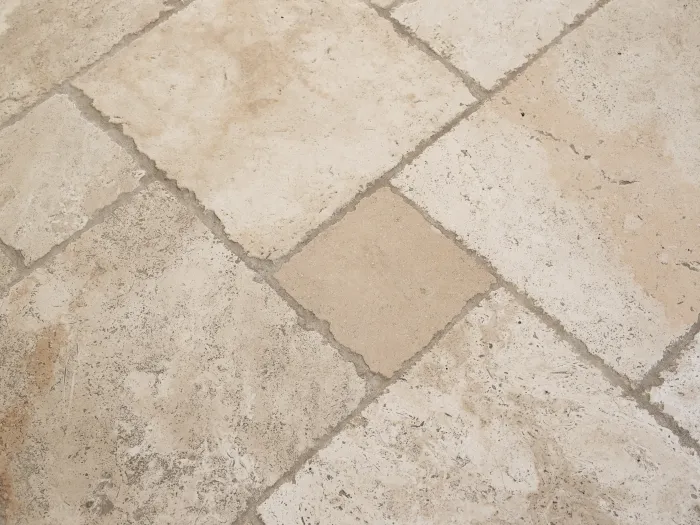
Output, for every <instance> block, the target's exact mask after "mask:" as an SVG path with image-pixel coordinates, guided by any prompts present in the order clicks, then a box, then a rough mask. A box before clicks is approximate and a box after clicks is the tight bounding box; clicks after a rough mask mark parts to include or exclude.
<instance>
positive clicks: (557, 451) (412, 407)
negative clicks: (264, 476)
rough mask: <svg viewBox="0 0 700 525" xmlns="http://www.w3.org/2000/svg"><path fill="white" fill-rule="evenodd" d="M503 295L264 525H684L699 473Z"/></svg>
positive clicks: (284, 497) (386, 398)
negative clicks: (385, 524)
mask: <svg viewBox="0 0 700 525" xmlns="http://www.w3.org/2000/svg"><path fill="white" fill-rule="evenodd" d="M621 394H622V392H621V391H620V389H618V388H616V387H613V386H611V384H610V383H608V381H607V380H606V379H604V377H603V376H602V374H601V373H600V372H599V371H598V370H596V369H594V368H593V367H591V366H590V365H588V364H585V363H584V362H582V361H581V360H580V359H579V358H578V357H577V356H576V355H575V354H574V352H573V350H572V349H571V348H570V347H569V346H568V345H567V344H566V343H564V342H562V341H561V340H560V339H559V338H558V337H557V335H556V334H555V333H553V332H552V330H551V329H549V328H547V327H546V326H545V325H544V324H543V323H541V322H540V321H539V320H538V319H537V318H535V317H534V315H533V314H531V313H529V312H528V311H527V310H525V309H524V308H523V307H521V306H519V305H518V304H517V303H516V302H515V301H514V299H513V298H511V297H510V296H509V295H508V294H507V293H505V292H503V291H498V292H496V293H494V294H492V296H491V298H490V299H489V300H486V301H484V302H483V303H482V305H481V306H480V307H478V308H477V309H475V310H474V311H472V312H471V313H470V314H469V315H468V316H467V318H466V320H464V321H463V322H461V323H458V324H457V325H456V326H455V327H454V328H453V329H452V330H451V331H450V332H448V333H447V334H446V335H445V337H444V339H443V340H442V341H440V342H439V343H438V345H437V346H436V347H435V348H434V349H433V350H432V351H431V352H429V353H428V354H426V356H424V357H423V358H422V359H421V360H420V361H419V362H418V364H417V365H416V366H415V367H414V368H413V369H411V370H410V371H409V372H408V373H407V375H406V377H405V378H404V380H402V381H398V382H396V383H395V384H394V385H392V386H391V387H390V388H389V390H388V391H387V392H386V393H385V394H383V395H382V396H381V397H380V398H379V399H378V400H377V401H376V402H375V403H373V404H371V405H370V406H369V407H368V408H367V409H365V410H364V411H363V412H362V417H361V418H359V420H358V423H357V425H356V426H354V427H349V428H348V429H346V430H344V431H343V432H341V433H340V434H339V435H338V436H336V437H335V438H334V439H333V440H332V442H331V443H330V444H329V445H328V447H326V448H324V449H323V450H321V451H320V452H319V453H318V454H317V455H316V456H314V457H313V458H312V459H311V460H310V461H309V462H308V463H307V464H306V465H305V466H304V467H303V468H302V469H301V470H300V471H299V473H298V474H297V475H296V477H295V479H294V483H285V484H283V485H281V486H280V487H279V488H278V489H277V491H276V492H275V493H273V495H272V496H271V497H270V499H268V500H267V501H266V502H265V503H264V504H263V505H262V506H261V508H260V512H261V514H262V517H263V518H264V521H265V524H266V525H282V524H285V525H286V524H289V525H292V524H293V525H297V524H300V523H307V524H316V523H324V524H325V523H333V524H334V525H350V524H357V523H364V524H376V523H392V524H399V523H400V524H425V523H439V524H441V525H447V524H455V525H457V524H460V525H461V524H483V523H489V524H499V525H500V524H511V523H543V524H544V523H547V524H550V523H552V524H553V523H556V524H557V525H579V524H596V525H613V524H615V525H623V524H624V525H638V524H641V523H644V524H655V525H674V524H675V525H680V524H683V525H693V524H696V523H698V520H699V519H700V506H698V497H700V494H699V492H700V460H698V458H697V457H696V456H693V455H691V453H689V452H688V450H687V449H684V448H682V447H681V446H680V445H679V443H678V440H677V438H676V437H675V436H673V435H672V434H671V433H670V432H669V431H668V430H666V429H663V428H661V427H659V426H658V425H656V423H655V421H654V419H653V418H652V417H651V416H650V415H649V414H648V413H646V412H642V411H640V410H639V409H638V408H637V406H636V404H635V402H634V401H631V400H628V399H626V398H623V397H621Z"/></svg>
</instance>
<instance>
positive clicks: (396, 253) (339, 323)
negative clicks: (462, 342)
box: [277, 189, 493, 376]
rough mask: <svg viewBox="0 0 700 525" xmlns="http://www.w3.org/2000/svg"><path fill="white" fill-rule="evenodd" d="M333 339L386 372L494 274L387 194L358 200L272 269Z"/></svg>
mask: <svg viewBox="0 0 700 525" xmlns="http://www.w3.org/2000/svg"><path fill="white" fill-rule="evenodd" d="M277 278H278V279H279V280H280V282H281V283H282V285H283V286H284V287H285V288H286V289H287V290H288V291H289V293H290V294H292V295H293V296H294V297H295V298H296V299H297V300H298V301H299V302H300V303H301V304H302V305H304V306H305V307H306V308H308V309H309V310H311V311H313V312H314V313H315V314H316V315H318V317H320V318H322V319H325V320H327V321H328V322H329V323H330V328H331V331H332V332H333V334H334V336H335V337H336V338H337V340H338V341H339V342H340V343H342V344H344V345H346V346H348V347H349V348H351V349H352V350H354V351H355V352H357V353H359V354H361V355H362V356H363V357H364V359H365V361H366V363H367V365H368V366H369V367H370V368H371V369H372V370H374V371H377V372H380V373H382V374H384V375H386V376H390V375H392V374H393V373H394V372H395V371H396V370H397V369H398V368H399V367H400V366H401V363H403V362H404V361H405V360H406V359H408V358H410V357H411V356H412V355H414V354H415V353H416V352H418V351H419V350H420V349H421V348H422V347H423V346H425V345H426V344H427V343H428V342H429V341H430V339H431V338H432V337H433V335H434V334H435V332H437V331H438V330H440V329H442V328H443V327H444V326H445V325H446V324H447V323H448V322H449V321H450V319H452V317H454V316H455V315H456V314H457V313H459V311H460V310H461V309H462V307H463V306H464V305H465V303H466V302H467V301H468V300H469V299H470V298H471V297H473V296H474V295H476V294H478V293H482V292H484V291H486V290H487V289H488V288H489V286H490V285H491V284H492V283H493V278H492V276H491V275H490V274H489V273H487V272H486V271H485V270H483V269H482V268H481V267H480V266H479V265H478V264H477V263H476V262H475V261H474V260H472V259H471V258H470V257H469V256H468V255H466V254H465V253H464V252H463V251H461V250H460V249H459V248H457V247H456V246H455V245H454V244H453V243H452V242H451V241H450V240H449V239H447V238H446V237H444V236H443V235H442V234H441V233H440V232H439V231H438V230H437V229H435V228H434V227H432V226H431V225H430V224H429V223H428V222H426V221H425V219H423V217H421V215H420V214H419V213H418V212H417V211H415V210H414V209H413V208H411V207H410V206H409V205H407V204H406V203H405V202H404V201H403V200H402V199H401V198H400V197H398V196H397V195H394V194H393V193H392V192H391V191H389V190H386V189H383V190H380V191H378V192H377V193H375V194H373V195H371V196H370V197H368V198H366V199H364V200H362V201H361V202H360V204H358V206H357V208H356V209H355V210H354V211H352V212H350V213H348V214H347V215H346V216H345V217H344V218H343V219H342V220H341V221H340V222H339V223H337V224H336V225H334V226H333V227H331V228H330V229H329V230H327V231H325V232H323V233H321V234H320V235H319V236H318V237H317V238H316V239H314V240H313V241H312V242H311V243H309V245H308V246H306V247H305V248H304V249H303V250H302V251H301V252H300V253H298V254H297V255H295V256H294V257H292V259H291V260H290V261H289V262H288V263H287V264H285V265H284V266H283V267H282V268H281V269H280V270H279V272H278V273H277Z"/></svg>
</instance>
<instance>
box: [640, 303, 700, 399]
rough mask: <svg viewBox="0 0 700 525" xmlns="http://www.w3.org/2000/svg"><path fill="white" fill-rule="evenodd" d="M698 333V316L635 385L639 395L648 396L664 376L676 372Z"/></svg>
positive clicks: (699, 330)
mask: <svg viewBox="0 0 700 525" xmlns="http://www.w3.org/2000/svg"><path fill="white" fill-rule="evenodd" d="M699 333H700V315H698V320H697V321H695V323H693V324H692V325H691V326H690V328H689V329H688V331H687V332H686V333H685V334H683V335H682V336H681V337H679V338H678V339H676V340H675V341H673V342H672V343H671V344H670V345H668V346H667V347H666V350H665V351H664V355H663V357H662V358H661V359H659V361H658V362H657V363H656V364H655V365H654V366H653V367H652V368H651V369H650V370H649V371H648V372H647V373H646V375H645V376H644V378H643V379H642V380H641V381H640V382H639V385H637V391H638V392H639V393H640V394H641V393H646V394H648V393H649V392H650V391H651V389H652V388H654V387H658V386H661V385H662V384H663V382H664V377H663V376H664V374H665V373H667V372H668V373H673V372H675V371H676V369H677V367H678V361H679V360H680V358H681V356H682V355H683V354H684V353H685V352H686V351H688V350H689V348H690V346H691V344H692V343H693V340H694V339H695V337H696V336H697V335H698V334H699Z"/></svg>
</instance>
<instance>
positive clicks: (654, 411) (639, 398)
mask: <svg viewBox="0 0 700 525" xmlns="http://www.w3.org/2000/svg"><path fill="white" fill-rule="evenodd" d="M389 187H390V188H391V191H392V192H393V193H395V194H396V195H398V196H400V197H401V198H402V199H403V200H404V202H406V203H407V204H408V205H410V206H411V207H413V208H414V209H415V210H416V211H418V213H420V214H421V215H422V216H423V218H424V219H425V220H426V221H427V222H428V223H430V224H431V225H432V226H434V227H435V228H437V229H438V230H439V231H440V232H441V233H442V234H443V235H445V237H447V238H449V239H450V240H452V241H453V242H454V243H455V245H456V246H458V247H459V248H460V249H461V250H462V251H464V252H465V253H467V254H468V255H469V256H470V257H471V258H473V259H476V260H477V261H479V262H480V263H481V264H482V266H483V267H484V268H485V269H486V270H488V271H489V272H490V273H491V274H492V275H493V276H494V277H495V278H496V283H497V284H498V285H499V287H502V288H505V289H506V290H507V291H508V292H509V293H511V294H512V295H513V296H515V297H516V299H517V300H518V302H519V303H520V304H522V305H523V306H524V307H525V308H527V309H528V310H529V311H531V312H533V313H534V314H535V315H536V316H537V317H538V318H539V319H540V320H541V321H542V322H544V324H545V325H547V326H548V327H549V328H550V329H552V330H553V331H554V332H555V333H556V334H557V336H558V337H559V338H560V339H562V340H563V341H565V342H566V343H568V344H569V345H570V346H571V348H572V349H573V350H574V352H575V353H576V354H578V356H579V357H580V358H581V359H582V360H583V361H584V362H586V363H588V364H590V365H592V366H594V367H595V368H597V369H598V370H600V371H601V372H602V374H603V376H604V377H605V378H606V379H607V380H608V381H609V382H610V383H611V384H612V385H614V386H616V387H618V388H620V389H621V390H622V393H623V395H624V396H625V397H627V398H629V399H631V400H633V401H634V402H635V403H636V404H637V406H638V407H640V408H641V409H643V410H645V411H646V412H648V413H649V414H650V415H651V416H652V417H653V418H654V419H655V420H656V422H657V423H658V424H659V425H661V426H662V427H665V428H667V429H668V430H670V431H671V432H673V434H675V435H676V437H677V438H678V441H679V442H680V444H681V445H683V446H685V447H688V448H690V449H692V450H693V451H694V452H695V453H696V454H698V455H700V443H698V441H697V440H695V439H694V438H693V437H692V436H691V435H690V433H689V432H688V431H687V430H686V429H684V428H682V427H681V426H680V425H679V424H678V423H677V422H676V421H675V419H673V417H671V416H669V415H668V414H665V413H664V412H663V411H662V410H661V409H659V407H657V406H656V405H653V404H652V403H650V401H649V399H648V396H646V395H645V394H644V393H643V392H642V391H641V390H640V389H639V388H635V386H634V385H633V384H632V383H631V382H630V380H629V379H628V378H627V377H625V376H624V375H622V374H620V373H619V372H617V371H616V370H615V369H613V368H612V367H611V366H609V365H608V364H607V363H606V362H605V361H603V359H602V358H601V357H599V356H597V355H595V354H593V353H592V352H591V351H590V350H589V349H588V347H587V346H586V344H585V343H584V342H583V341H581V340H580V339H578V338H577V337H575V336H574V335H572V334H571V333H570V332H569V331H568V330H567V329H566V328H564V326H563V325H562V324H561V322H560V321H559V320H558V319H556V318H554V317H553V316H551V315H550V314H549V313H547V312H546V311H545V310H544V309H543V308H542V307H541V306H540V305H539V304H538V302H537V301H535V300H534V299H532V298H531V297H529V296H528V295H527V293H525V292H524V291H522V290H520V289H519V288H518V287H517V286H516V285H514V284H513V283H511V282H510V281H509V280H507V279H505V278H504V277H503V276H502V275H501V274H500V272H499V271H498V269H497V268H495V267H494V266H493V265H492V264H491V262H490V261H489V260H488V259H486V258H485V257H483V256H482V255H481V254H480V253H478V252H477V251H475V250H473V249H471V248H469V247H468V246H466V245H465V244H464V243H463V242H462V240H461V239H460V238H459V236H458V235H457V234H455V233H454V232H452V231H450V230H448V229H446V228H445V227H444V226H443V225H442V224H440V223H439V222H438V221H436V220H435V219H433V218H432V217H431V216H430V215H429V214H428V213H427V211H425V210H423V209H422V208H421V207H420V206H419V205H418V204H416V203H415V202H414V201H412V200H411V199H410V198H409V197H407V196H406V195H404V194H403V193H401V191H399V189H398V188H396V187H394V186H391V185H390V186H389Z"/></svg>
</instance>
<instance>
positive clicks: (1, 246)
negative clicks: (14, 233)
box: [0, 239, 27, 272]
mask: <svg viewBox="0 0 700 525" xmlns="http://www.w3.org/2000/svg"><path fill="white" fill-rule="evenodd" d="M0 253H3V254H5V256H6V257H7V258H8V259H9V260H10V262H11V263H12V265H13V266H14V267H15V270H18V271H20V272H21V271H23V270H26V268H27V265H26V264H25V263H24V257H22V252H20V251H19V250H18V249H17V248H13V247H12V246H10V245H9V244H7V243H5V242H4V241H3V240H2V239H0Z"/></svg>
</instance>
